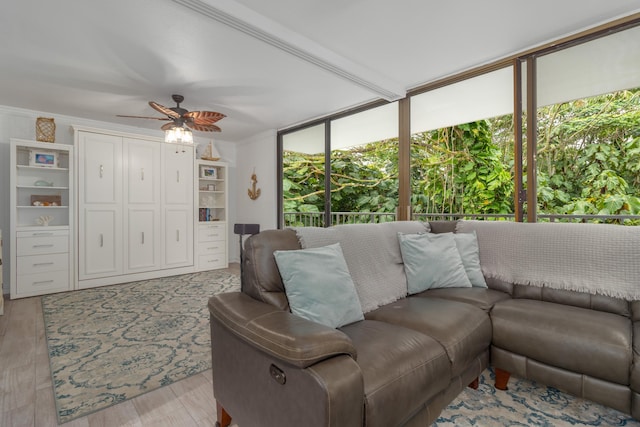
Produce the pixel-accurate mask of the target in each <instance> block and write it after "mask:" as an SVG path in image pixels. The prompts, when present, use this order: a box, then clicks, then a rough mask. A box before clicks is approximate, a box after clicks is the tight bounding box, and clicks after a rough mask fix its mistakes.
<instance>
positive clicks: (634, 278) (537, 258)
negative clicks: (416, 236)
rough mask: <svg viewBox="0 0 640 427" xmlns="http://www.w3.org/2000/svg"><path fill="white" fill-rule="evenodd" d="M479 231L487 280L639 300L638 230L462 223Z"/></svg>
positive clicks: (461, 229)
mask: <svg viewBox="0 0 640 427" xmlns="http://www.w3.org/2000/svg"><path fill="white" fill-rule="evenodd" d="M471 230H475V231H476V234H477V236H478V246H479V248H480V264H481V266H482V272H483V273H484V275H485V276H486V277H494V278H497V279H502V280H505V281H508V282H512V283H516V284H521V285H532V286H547V287H550V288H554V289H566V290H570V291H580V292H587V293H591V294H600V295H606V296H610V297H616V298H623V299H626V300H640V227H625V226H620V225H605V224H564V223H514V222H503V221H459V222H458V224H457V226H456V231H457V232H470V231H471Z"/></svg>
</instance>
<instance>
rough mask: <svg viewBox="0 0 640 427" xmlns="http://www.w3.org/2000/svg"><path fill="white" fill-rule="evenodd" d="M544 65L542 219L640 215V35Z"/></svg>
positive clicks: (625, 35) (624, 34)
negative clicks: (564, 216) (559, 215)
mask: <svg viewBox="0 0 640 427" xmlns="http://www.w3.org/2000/svg"><path fill="white" fill-rule="evenodd" d="M536 61H537V64H536V78H537V82H536V83H537V84H536V86H537V92H536V95H537V98H536V105H537V147H536V162H537V176H536V180H537V188H538V191H537V206H536V208H537V214H538V216H539V217H542V218H546V217H551V218H553V217H554V214H561V215H580V216H583V217H584V216H586V215H598V216H611V218H609V219H608V221H609V222H618V221H621V218H620V216H629V215H639V214H640V27H636V28H631V29H628V30H625V31H621V32H618V33H614V34H611V35H607V36H606V37H601V38H597V39H594V40H591V41H588V42H586V43H582V44H579V45H576V46H572V47H569V48H566V49H562V50H559V51H552V52H551V53H549V54H546V55H543V56H540V57H538V58H536ZM599 219H603V218H599ZM635 222H636V223H637V222H638V220H635Z"/></svg>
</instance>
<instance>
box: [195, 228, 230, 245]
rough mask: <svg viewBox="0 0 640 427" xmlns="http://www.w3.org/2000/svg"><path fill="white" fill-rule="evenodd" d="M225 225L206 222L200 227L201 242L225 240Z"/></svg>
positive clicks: (199, 237)
mask: <svg viewBox="0 0 640 427" xmlns="http://www.w3.org/2000/svg"><path fill="white" fill-rule="evenodd" d="M224 227H225V226H224V225H222V224H220V225H213V224H205V225H200V227H199V228H198V241H199V242H215V241H216V240H225V239H226V233H225V229H224Z"/></svg>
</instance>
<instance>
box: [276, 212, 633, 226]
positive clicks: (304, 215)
mask: <svg viewBox="0 0 640 427" xmlns="http://www.w3.org/2000/svg"><path fill="white" fill-rule="evenodd" d="M324 217H325V215H324V212H285V213H284V224H285V227H324ZM412 219H413V220H414V221H454V220H458V219H467V220H489V221H491V220H493V221H514V220H515V215H513V214H449V213H414V214H413V215H412ZM395 220H396V215H395V213H390V212H332V213H331V225H338V224H370V223H381V222H390V221H395ZM538 222H585V223H586V222H588V223H615V224H622V225H640V215H561V214H539V215H538Z"/></svg>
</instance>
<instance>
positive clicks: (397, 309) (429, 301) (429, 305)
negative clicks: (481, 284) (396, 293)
mask: <svg viewBox="0 0 640 427" xmlns="http://www.w3.org/2000/svg"><path fill="white" fill-rule="evenodd" d="M471 289H472V288H467V290H471ZM365 319H371V320H379V321H382V322H387V323H391V324H394V325H399V326H404V327H406V328H410V329H413V330H416V331H419V332H422V333H423V334H425V335H428V336H430V337H432V338H434V339H435V340H437V341H438V342H439V343H440V344H441V345H442V346H443V347H444V348H445V350H446V352H447V356H448V357H449V361H450V363H451V375H452V376H454V377H456V376H458V375H460V374H461V373H462V372H463V371H464V370H465V369H466V368H467V366H468V365H469V363H471V362H472V361H473V360H474V359H475V358H476V357H477V356H478V354H480V353H482V352H483V351H486V350H487V349H488V348H489V345H490V343H491V321H490V319H489V315H488V314H487V313H485V312H484V311H483V310H481V309H479V308H477V307H474V306H473V305H471V304H465V303H462V302H458V301H452V300H446V299H440V298H422V297H409V298H404V299H402V300H399V301H396V302H394V303H391V304H387V305H386V306H384V307H380V308H378V309H377V310H374V311H372V312H369V313H367V314H366V315H365Z"/></svg>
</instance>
